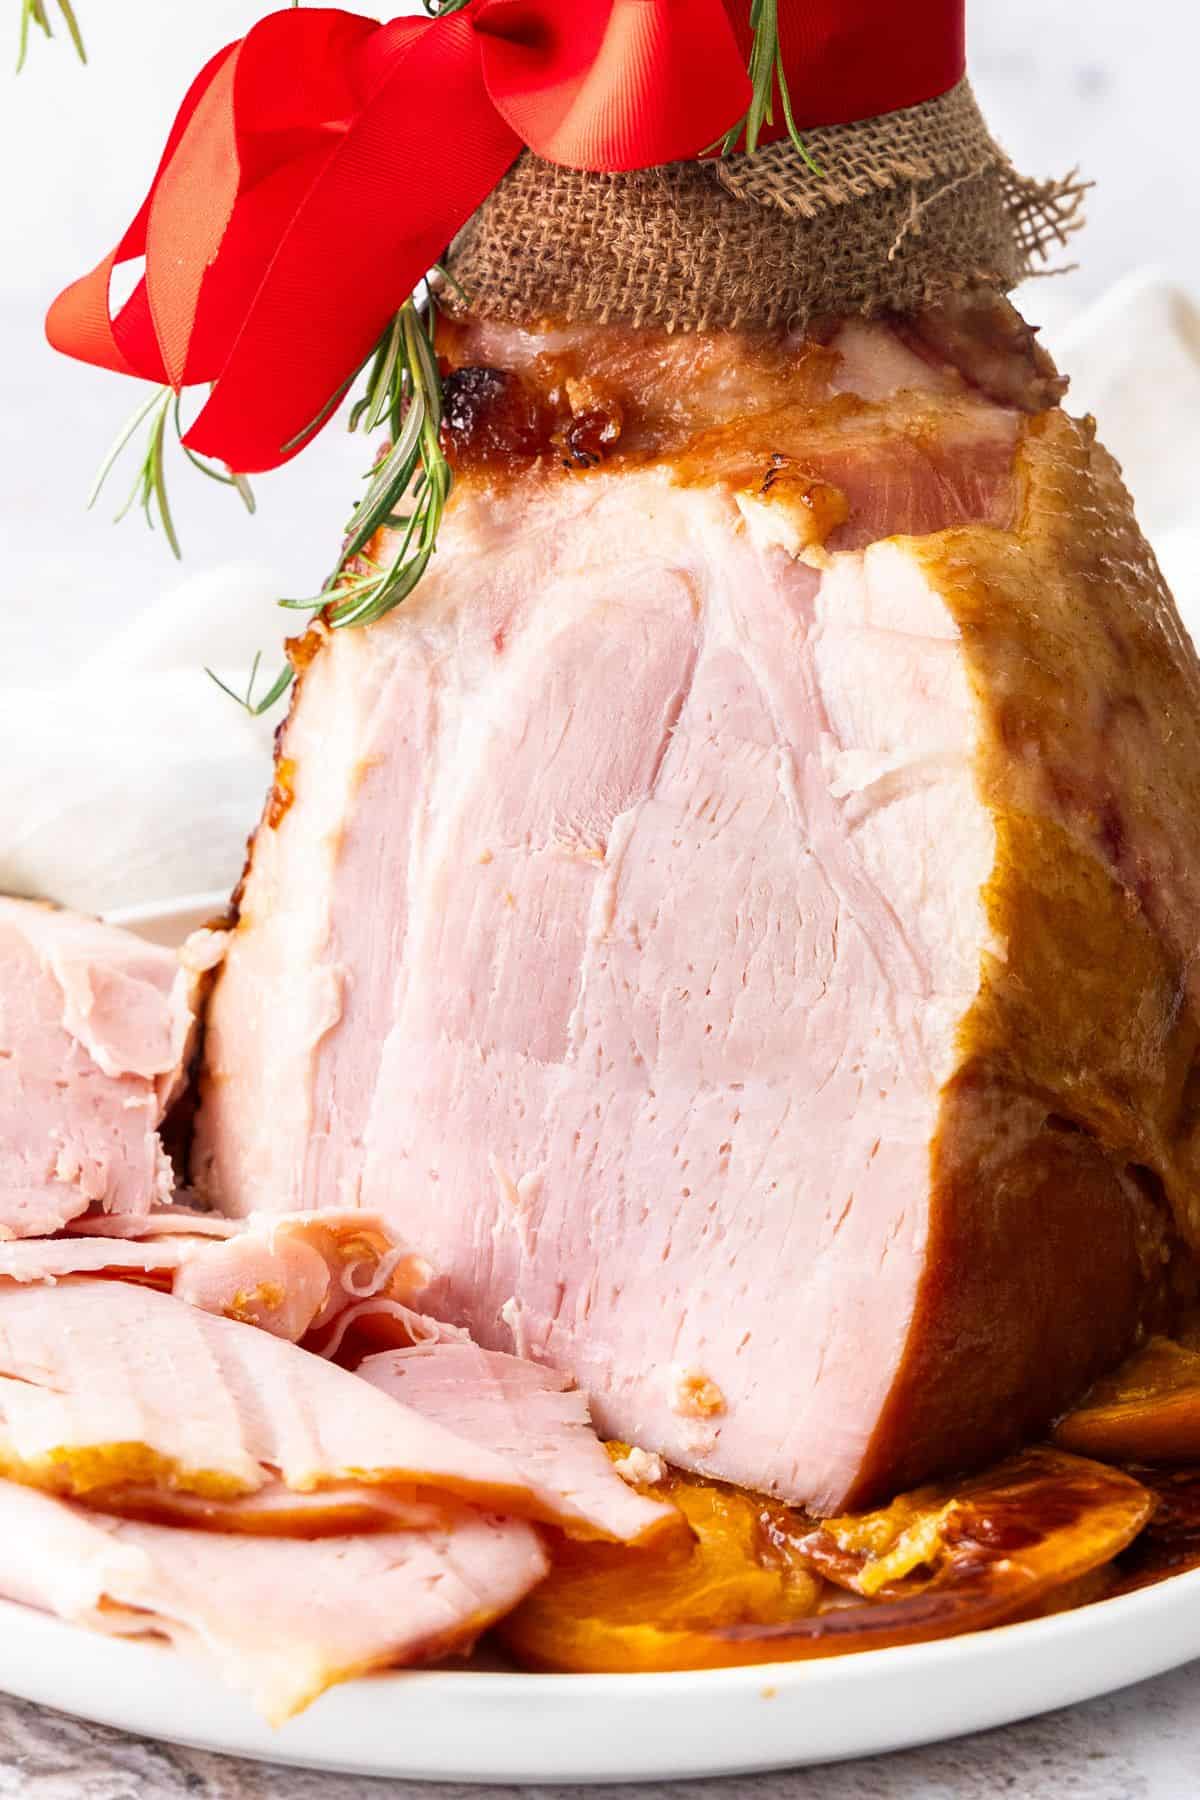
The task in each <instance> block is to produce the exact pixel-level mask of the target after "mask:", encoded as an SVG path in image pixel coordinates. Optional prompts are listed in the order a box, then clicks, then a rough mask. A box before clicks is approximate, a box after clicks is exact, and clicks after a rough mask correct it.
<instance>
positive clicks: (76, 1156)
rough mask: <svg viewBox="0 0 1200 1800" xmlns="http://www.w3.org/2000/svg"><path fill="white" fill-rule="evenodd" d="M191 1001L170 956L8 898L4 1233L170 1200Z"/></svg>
mask: <svg viewBox="0 0 1200 1800" xmlns="http://www.w3.org/2000/svg"><path fill="white" fill-rule="evenodd" d="M190 995H191V982H190V979H189V977H188V976H187V974H186V973H185V972H184V971H183V970H182V969H181V967H180V964H179V962H178V960H177V958H176V957H175V956H174V955H173V954H172V953H171V952H169V951H166V950H163V949H160V948H158V947H157V946H155V945H152V944H147V943H144V942H143V941H142V940H141V939H140V938H137V937H134V936H133V935H132V934H131V933H129V932H125V931H119V930H117V929H115V928H114V927H113V926H110V925H102V924H100V923H99V922H98V921H97V920H95V919H85V918H81V917H79V916H78V915H76V914H74V913H68V912H58V911H55V910H54V909H52V908H50V907H47V906H40V905H37V904H35V903H33V902H32V901H25V900H6V899H0V1235H2V1236H4V1237H9V1238H11V1237H36V1236H39V1235H41V1234H43V1233H46V1232H52V1231H57V1230H59V1229H60V1228H61V1227H62V1226H63V1225H65V1224H67V1223H68V1222H69V1221H70V1220H72V1219H76V1218H78V1217H79V1216H80V1215H81V1214H83V1213H85V1212H87V1211H88V1210H89V1208H92V1207H100V1208H103V1209H104V1211H105V1212H110V1213H120V1214H130V1213H145V1212H148V1211H149V1210H150V1208H151V1207H152V1206H155V1205H161V1204H162V1203H163V1202H164V1201H167V1200H169V1199H170V1198H171V1192H172V1188H173V1185H174V1177H173V1174H172V1170H171V1165H170V1163H169V1161H168V1160H167V1157H166V1155H165V1154H164V1151H163V1148H162V1144H161V1143H160V1141H159V1137H158V1130H157V1128H158V1125H159V1123H160V1122H161V1120H162V1117H163V1114H164V1112H165V1111H166V1108H167V1106H168V1104H169V1102H170V1101H171V1099H172V1098H173V1097H174V1095H175V1093H176V1092H177V1091H178V1088H179V1085H180V1083H181V1080H182V1074H183V1070H184V1067H185V1065H186V1062H187V1058H188V1052H189V1046H190V1041H191V1030H192V1013H191V1000H190Z"/></svg>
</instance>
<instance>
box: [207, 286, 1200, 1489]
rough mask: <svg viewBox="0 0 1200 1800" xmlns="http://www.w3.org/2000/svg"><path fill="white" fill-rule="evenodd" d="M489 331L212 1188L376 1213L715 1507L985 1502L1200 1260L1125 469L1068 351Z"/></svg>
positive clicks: (363, 647)
mask: <svg viewBox="0 0 1200 1800" xmlns="http://www.w3.org/2000/svg"><path fill="white" fill-rule="evenodd" d="M976 328H978V329H981V330H983V331H985V332H987V331H988V330H990V329H991V327H990V325H989V322H988V317H987V312H986V309H985V311H984V315H983V316H982V318H981V319H980V320H978V321H975V322H974V323H973V324H972V325H971V330H975V329H976ZM471 331H474V332H475V336H474V337H470V333H471ZM467 332H468V339H469V341H467V342H465V343H464V342H461V341H452V342H450V343H449V344H448V345H447V346H445V348H446V353H447V356H448V358H449V360H450V361H451V363H453V364H455V365H456V366H458V365H463V367H462V371H461V373H462V379H461V380H458V378H457V377H452V378H451V381H450V383H449V386H448V398H447V405H448V411H447V418H448V431H449V433H450V436H451V439H452V443H451V448H452V451H453V454H454V456H455V459H456V463H457V467H458V473H459V481H458V486H457V489H456V493H455V496H454V499H453V501H452V505H451V508H450V512H449V514H448V517H447V521H446V525H445V530H444V533H443V536H442V538H441V541H440V544H439V549H438V555H437V559H436V562H435V564H434V565H433V567H432V569H431V571H430V573H429V574H428V576H427V577H426V578H425V579H424V580H423V582H422V584H421V586H420V588H419V589H418V590H417V592H416V593H415V594H414V595H413V597H412V598H411V599H410V600H409V601H407V602H406V604H405V605H404V606H403V607H402V608H399V609H397V610H396V611H395V612H394V613H393V614H391V615H390V616H388V617H387V618H385V619H383V620H381V621H380V622H379V623H378V624H376V625H374V626H372V627H371V628H370V629H368V630H362V631H336V632H331V631H328V630H327V629H325V628H324V627H322V626H317V627H316V628H314V630H313V631H312V632H311V633H310V635H309V637H308V638H307V639H306V640H305V642H304V644H303V646H302V649H301V651H300V652H299V653H298V655H297V663H298V666H299V667H300V681H299V686H298V691H297V694H296V698H295V701H294V705H293V709H292V713H291V716H290V718H289V720H288V722H287V726H286V729H285V731H284V733H283V735H282V740H281V743H280V757H281V766H280V779H279V783H278V785H277V788H276V792H275V794H274V796H273V798H272V804H271V806H270V807H269V808H268V811H267V813H266V815H265V817H264V821H263V824H262V826H261V827H260V829H259V832H258V834H257V837H256V839H255V841H254V844H253V849H252V854H251V859H250V863H249V867H248V870H247V873H246V878H245V882H244V885H243V889H242V891H241V895H240V921H239V925H238V928H237V930H236V931H235V932H234V934H233V938H232V942H231V945H230V949H229V953H228V956H227V958H226V961H225V965H224V968H223V971H222V973H221V975H220V977H219V979H218V982H217V985H216V988H215V992H214V995H213V999H212V1003H211V1006H210V1009H209V1013H208V1026H207V1036H206V1054H205V1067H204V1073H203V1078H202V1103H201V1110H200V1115H199V1119H198V1125H197V1134H196V1145H195V1154H194V1160H193V1168H192V1174H193V1178H194V1179H195V1181H196V1182H197V1185H198V1186H199V1187H200V1188H201V1189H202V1190H203V1191H204V1192H205V1193H206V1195H207V1196H208V1197H209V1198H210V1199H211V1200H213V1201H214V1202H215V1203H216V1204H218V1205H219V1206H221V1207H222V1208H224V1209H226V1210H228V1211H230V1212H233V1213H236V1214H242V1213H246V1212H250V1211H254V1210H260V1209H272V1208H279V1209H286V1210H289V1211H290V1210H294V1209H305V1208H320V1207H323V1206H327V1205H331V1204H333V1205H338V1206H356V1205H357V1206H362V1207H364V1208H368V1209H370V1210H372V1211H378V1212H380V1213H382V1214H383V1215H384V1216H386V1217H388V1218H390V1219H391V1220H392V1221H393V1222H394V1224H395V1227H396V1229H397V1230H398V1231H399V1232H401V1233H402V1234H403V1235H405V1236H406V1237H407V1238H409V1239H410V1240H411V1241H412V1242H414V1243H417V1244H419V1245H420V1246H421V1247H422V1250H423V1251H424V1252H425V1253H426V1254H427V1255H428V1257H429V1259H430V1261H431V1263H432V1264H433V1266H434V1267H435V1268H436V1269H437V1270H438V1272H439V1279H438V1281H437V1283H435V1286H434V1287H433V1289H431V1292H430V1295H429V1298H428V1302H427V1304H428V1306H429V1309H430V1310H431V1311H434V1312H436V1313H437V1314H438V1315H439V1316H440V1317H443V1318H447V1319H449V1320H451V1321H453V1322H455V1323H458V1324H461V1325H465V1326H467V1327H468V1328H469V1329H470V1331H471V1334H472V1336H473V1337H474V1338H475V1339H476V1340H477V1341H479V1342H480V1343H482V1344H483V1345H484V1346H485V1347H487V1348H490V1349H496V1350H505V1351H509V1350H515V1351H516V1352H517V1354H518V1355H522V1356H529V1357H532V1358H534V1359H536V1360H539V1361H542V1362H545V1363H547V1364H548V1365H550V1366H552V1367H554V1368H556V1369H560V1370H562V1371H564V1372H567V1373H569V1374H570V1375H571V1376H573V1377H574V1379H575V1380H576V1381H578V1383H579V1384H580V1386H581V1387H582V1388H584V1389H585V1390H586V1391H587V1392H588V1393H589V1395H590V1396H591V1401H592V1407H593V1414H594V1417H595V1419H596V1422H597V1425H598V1427H599V1429H600V1430H601V1432H602V1433H604V1434H605V1435H611V1436H615V1437H620V1438H623V1439H626V1440H628V1441H631V1442H634V1443H637V1444H638V1445H640V1446H643V1447H645V1448H646V1449H647V1450H649V1451H655V1452H661V1453H662V1454H664V1455H665V1456H667V1457H668V1458H669V1459H670V1460H671V1461H673V1462H676V1463H679V1464H682V1465H683V1466H685V1467H689V1468H694V1469H699V1470H702V1471H705V1472H708V1473H710V1474H712V1475H715V1476H718V1477H721V1478H724V1479H727V1480H732V1481H735V1482H738V1483H740V1484H743V1485H745V1486H747V1487H752V1488H757V1489H763V1490H770V1491H773V1492H775V1493H778V1494H780V1495H783V1496H785V1497H787V1498H788V1499H790V1500H793V1501H797V1502H800V1503H803V1504H806V1505H809V1506H812V1507H814V1508H817V1509H835V1510H836V1509H841V1508H843V1507H846V1506H850V1505H854V1504H858V1503H863V1504H865V1503H867V1502H868V1501H869V1500H871V1499H872V1498H874V1497H876V1496H886V1495H888V1494H890V1493H891V1492H894V1491H895V1490H896V1489H897V1488H899V1487H903V1486H906V1485H909V1484H913V1483H916V1482H918V1481H920V1480H922V1479H924V1478H926V1477H928V1476H930V1475H932V1474H934V1473H935V1472H938V1471H940V1470H949V1469H954V1468H959V1467H962V1466H964V1465H966V1464H969V1463H971V1462H973V1461H982V1460H984V1459H986V1458H988V1457H991V1456H993V1455H995V1454H997V1453H998V1452H1000V1451H1001V1450H1002V1449H1004V1448H1006V1447H1007V1446H1009V1445H1011V1444H1012V1443H1014V1442H1017V1441H1020V1440H1021V1439H1022V1437H1025V1436H1028V1435H1031V1434H1033V1433H1036V1432H1039V1431H1041V1430H1043V1429H1044V1428H1045V1426H1046V1424H1047V1423H1048V1421H1049V1420H1050V1418H1051V1417H1053V1416H1054V1414H1055V1413H1056V1412H1057V1411H1058V1410H1060V1409H1061V1408H1062V1407H1063V1406H1064V1405H1066V1404H1069V1403H1070V1400H1071V1399H1072V1397H1073V1396H1074V1395H1075V1394H1077V1393H1078V1392H1079V1391H1080V1390H1081V1389H1082V1388H1083V1386H1085V1385H1086V1383H1087V1382H1088V1381H1089V1380H1090V1379H1092V1378H1093V1377H1094V1375H1095V1374H1096V1373H1098V1372H1099V1370H1100V1369H1102V1368H1103V1367H1105V1366H1107V1365H1110V1364H1112V1363H1114V1362H1115V1361H1117V1360H1118V1359H1119V1358H1120V1356H1121V1355H1122V1354H1123V1353H1124V1351H1125V1350H1126V1349H1127V1347H1128V1346H1129V1344H1130V1343H1131V1342H1132V1341H1133V1339H1134V1338H1135V1336H1136V1334H1137V1332H1138V1330H1139V1329H1140V1327H1141V1324H1142V1321H1143V1319H1144V1318H1145V1317H1146V1316H1147V1313H1148V1312H1149V1311H1151V1310H1152V1308H1153V1306H1154V1304H1155V1303H1156V1297H1157V1289H1156V1285H1155V1284H1156V1280H1157V1279H1158V1276H1157V1274H1156V1272H1161V1270H1162V1268H1163V1266H1164V1261H1165V1258H1166V1256H1167V1254H1168V1251H1169V1244H1170V1243H1171V1242H1172V1241H1175V1239H1174V1233H1175V1231H1176V1229H1178V1230H1179V1231H1180V1232H1181V1233H1182V1235H1183V1236H1184V1237H1186V1238H1187V1239H1188V1240H1189V1241H1190V1242H1191V1243H1193V1244H1195V1243H1197V1242H1200V1208H1198V1207H1196V1206H1195V1204H1194V1203H1193V1202H1189V1201H1188V1199H1187V1196H1188V1195H1189V1194H1191V1195H1194V1194H1195V1193H1196V1192H1197V1191H1200V1189H1198V1188H1197V1185H1196V1171H1195V1170H1194V1169H1193V1168H1192V1167H1191V1166H1190V1163H1189V1158H1190V1157H1191V1151H1190V1150H1189V1149H1188V1145H1189V1143H1198V1144H1200V1136H1198V1134H1196V1133H1195V1132H1194V1130H1193V1129H1192V1126H1191V1124H1190V1121H1192V1120H1194V1116H1195V1109H1194V1103H1193V1098H1191V1097H1190V1096H1193V1094H1194V1088H1193V1087H1192V1086H1189V1085H1188V1083H1189V1081H1191V1080H1192V1076H1191V1075H1189V1070H1191V1069H1192V1067H1193V1058H1194V1046H1195V1043H1196V1041H1197V1037H1198V1034H1200V995H1198V994H1196V993H1195V990H1196V989H1197V988H1198V987H1200V983H1198V982H1197V978H1196V976H1195V966H1196V965H1195V958H1194V945H1195V943H1196V941H1197V937H1198V935H1200V876H1198V875H1197V873H1196V871H1198V870H1200V826H1198V824H1197V820H1198V819H1200V739H1198V726H1197V721H1198V719H1200V671H1198V670H1197V667H1196V661H1195V658H1194V655H1193V653H1192V651H1191V649H1190V647H1189V646H1188V645H1187V643H1186V640H1185V639H1184V637H1183V634H1182V632H1181V630H1180V628H1179V625H1178V621H1177V619H1176V617H1175V614H1174V612H1173V609H1172V607H1171V603H1170V599H1169V596H1167V595H1166V593H1165V590H1163V588H1162V585H1161V580H1160V578H1159V576H1158V574H1157V571H1156V570H1155V568H1154V565H1153V560H1152V558H1151V557H1150V555H1149V552H1148V551H1147V550H1146V547H1145V545H1144V543H1142V541H1141V539H1140V538H1139V536H1138V534H1137V531H1136V527H1135V526H1134V524H1133V521H1132V517H1131V514H1130V512H1129V507H1128V500H1127V498H1126V496H1125V495H1124V493H1123V491H1122V490H1121V487H1120V483H1119V481H1118V479H1117V477H1116V474H1115V472H1114V470H1113V468H1112V465H1111V463H1110V462H1109V461H1108V460H1107V459H1106V458H1105V457H1104V455H1103V453H1102V452H1101V451H1100V450H1099V449H1098V448H1097V447H1096V445H1095V443H1094V440H1093V438H1092V437H1091V435H1090V432H1089V429H1088V427H1086V426H1081V425H1077V424H1076V423H1075V422H1074V421H1072V420H1070V419H1068V418H1067V416H1066V415H1065V414H1064V413H1062V412H1061V411H1060V410H1059V409H1058V407H1057V405H1056V404H1055V403H1054V402H1055V400H1056V397H1057V394H1058V392H1059V391H1060V390H1061V383H1058V382H1057V381H1056V379H1055V378H1053V377H1052V376H1051V375H1050V374H1048V373H1047V371H1046V368H1045V366H1044V364H1043V362H1042V361H1039V359H1038V357H1037V356H1036V354H1035V353H1034V352H1033V350H1032V348H1031V345H1032V340H1031V338H1030V336H1029V334H1028V333H1027V332H1024V333H1023V334H1022V333H1021V332H1016V333H1013V332H1011V331H1007V329H1006V330H1005V331H1002V332H1000V333H999V334H998V337H997V344H998V345H999V351H998V355H999V361H1000V363H1001V365H1002V368H1001V371H1000V373H1002V374H1003V377H1004V378H1003V379H1001V378H1000V373H998V371H997V366H996V364H997V356H996V355H993V354H991V351H990V350H989V352H988V354H987V355H980V356H977V357H976V356H971V355H968V354H966V353H965V351H964V350H963V347H962V345H961V344H960V343H959V342H957V341H956V340H955V337H954V334H953V333H952V332H950V331H949V330H948V329H947V321H946V320H945V318H938V319H931V320H929V321H927V322H926V324H925V326H924V327H922V329H920V330H917V329H915V328H914V329H911V330H907V331H903V332H901V331H893V330H892V329H890V328H889V327H887V326H885V325H882V324H877V325H865V324H860V325H856V326H854V327H852V328H847V330H845V331H843V332H842V333H841V334H840V336H836V337H834V338H833V339H832V341H831V342H826V343H821V344H812V343H809V344H799V343H796V342H795V341H793V340H782V339H781V340H772V341H771V342H770V343H768V344H766V345H764V344H763V343H762V342H761V341H759V340H753V341H751V340H747V341H745V342H739V341H738V340H732V339H728V338H713V337H708V338H706V337H705V336H704V335H703V334H698V335H695V336H692V337H689V338H686V339H678V340H669V341H664V340H662V339H661V338H656V337H654V335H653V334H650V333H644V334H638V333H635V332H620V331H617V330H613V331H605V330H601V329H594V330H584V329H583V328H579V329H576V330H573V331H570V332H561V333H553V332H551V333H545V334H542V333H538V332H535V331H516V330H506V329H504V328H501V327H499V326H491V327H484V326H476V327H467ZM914 345H915V346H916V348H914ZM1014 345H1015V348H1014ZM986 348H987V346H986V345H985V349H986ZM1014 358H1015V362H1014ZM956 362H960V363H962V364H963V365H964V366H965V368H966V371H967V373H966V374H965V375H964V374H962V373H960V372H959V369H958V368H957V367H956V366H955V364H956ZM480 364H486V365H487V367H486V368H485V369H484V370H483V371H482V376H481V373H480V370H479V368H478V367H477V366H476V365H480ZM484 377H486V379H484ZM456 382H457V385H456ZM989 393H997V394H999V395H1001V396H1002V398H1003V401H1004V403H1003V404H1001V403H1000V402H999V401H998V400H994V399H990V398H989V397H988V394H989ZM580 394H585V395H586V403H587V408H588V410H587V411H586V413H580V415H579V416H578V417H577V418H575V419H572V418H571V417H570V416H569V415H564V413H563V411H562V408H563V407H564V406H565V405H566V404H567V400H566V399H564V398H563V397H564V396H566V397H567V399H569V398H570V396H572V395H580ZM572 404H573V402H572ZM556 407H557V408H558V409H559V410H558V412H557V413H555V412H554V408H556ZM489 409H490V410H489ZM539 409H540V410H539ZM547 418H549V420H550V424H549V425H548V426H547V429H546V435H545V438H544V442H543V443H542V445H541V448H540V450H539V449H537V448H536V447H535V448H534V449H530V448H529V444H528V441H527V440H528V439H529V437H530V434H533V435H534V436H535V437H536V433H537V431H538V430H539V429H541V424H540V423H539V421H541V422H542V423H544V422H545V420H546V419H547ZM597 418H600V419H601V421H602V422H603V421H604V420H607V421H608V424H609V426H610V427H611V430H612V432H616V433H617V434H618V437H617V446H616V449H615V450H613V451H611V452H610V451H606V449H605V447H604V438H603V433H602V432H600V431H599V430H598V428H597V425H596V420H597ZM514 419H515V420H517V421H518V424H519V427H520V431H519V432H518V431H517V430H516V427H514V426H513V425H512V421H513V420H514ZM520 433H524V434H525V435H524V436H523V437H522V436H521V435H520ZM506 434H507V435H506ZM572 446H575V447H576V448H577V449H578V455H576V450H575V449H573V448H572ZM573 457H574V462H572V458H573ZM564 465H565V466H564ZM377 549H378V553H379V554H380V556H382V557H386V556H387V554H388V546H387V545H386V544H384V545H381V546H378V547H377ZM1189 1034H1190V1035H1189ZM1189 1134H1190V1136H1189ZM1168 1205H1169V1207H1170V1208H1171V1209H1172V1211H1173V1216H1174V1224H1172V1225H1171V1226H1168V1224H1167V1208H1168ZM1189 1205H1191V1207H1192V1210H1191V1213H1190V1215H1189V1213H1188V1207H1189Z"/></svg>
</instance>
